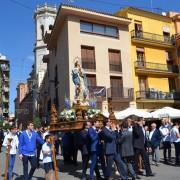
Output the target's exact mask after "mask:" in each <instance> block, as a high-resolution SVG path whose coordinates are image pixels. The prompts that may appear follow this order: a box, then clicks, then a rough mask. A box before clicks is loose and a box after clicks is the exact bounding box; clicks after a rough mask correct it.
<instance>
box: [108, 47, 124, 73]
mask: <svg viewBox="0 0 180 180" xmlns="http://www.w3.org/2000/svg"><path fill="white" fill-rule="evenodd" d="M109 69H110V71H115V72H122V64H121V52H120V51H119V50H111V49H109Z"/></svg>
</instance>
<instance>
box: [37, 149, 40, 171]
mask: <svg viewBox="0 0 180 180" xmlns="http://www.w3.org/2000/svg"><path fill="white" fill-rule="evenodd" d="M40 153H41V147H38V148H37V167H38V168H39V165H40V163H39V161H40V160H39V157H40Z"/></svg>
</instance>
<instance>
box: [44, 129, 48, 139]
mask: <svg viewBox="0 0 180 180" xmlns="http://www.w3.org/2000/svg"><path fill="white" fill-rule="evenodd" d="M49 134H50V133H49V131H46V132H45V133H44V134H43V139H45V137H46V135H49Z"/></svg>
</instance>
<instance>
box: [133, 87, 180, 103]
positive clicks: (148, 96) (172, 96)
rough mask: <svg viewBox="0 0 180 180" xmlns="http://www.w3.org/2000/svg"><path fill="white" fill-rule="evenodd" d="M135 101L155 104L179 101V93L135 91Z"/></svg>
mask: <svg viewBox="0 0 180 180" xmlns="http://www.w3.org/2000/svg"><path fill="white" fill-rule="evenodd" d="M136 101H146V102H147V101H149V102H157V103H158V102H174V101H180V92H177V91H175V92H163V91H156V90H146V91H137V92H136Z"/></svg>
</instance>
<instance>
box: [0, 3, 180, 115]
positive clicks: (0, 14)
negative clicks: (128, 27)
mask: <svg viewBox="0 0 180 180" xmlns="http://www.w3.org/2000/svg"><path fill="white" fill-rule="evenodd" d="M45 2H47V3H48V4H50V5H54V4H56V5H57V6H58V5H59V4H60V3H66V4H67V3H68V4H72V5H77V6H81V7H87V8H91V9H95V10H99V11H104V12H109V13H113V12H116V11H118V10H119V9H120V8H123V7H125V6H135V7H139V8H143V9H145V10H149V11H151V10H152V8H153V11H154V12H160V11H178V12H180V0H0V53H2V54H4V55H6V56H7V58H8V59H9V60H10V65H11V72H10V112H14V102H13V101H14V99H15V97H16V86H17V84H18V83H19V82H24V81H25V80H26V79H27V77H28V75H29V73H30V71H31V66H32V64H33V61H34V56H33V47H34V40H35V34H34V32H35V30H34V20H33V13H34V10H35V8H36V6H37V5H43V4H44V3H45ZM151 2H152V3H151Z"/></svg>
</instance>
